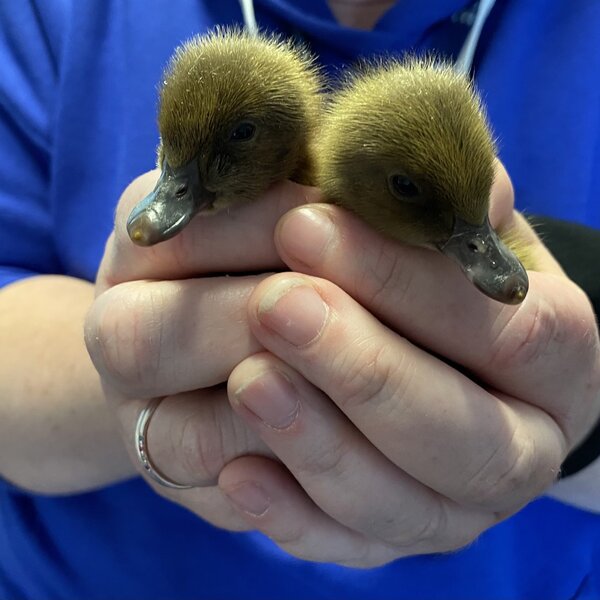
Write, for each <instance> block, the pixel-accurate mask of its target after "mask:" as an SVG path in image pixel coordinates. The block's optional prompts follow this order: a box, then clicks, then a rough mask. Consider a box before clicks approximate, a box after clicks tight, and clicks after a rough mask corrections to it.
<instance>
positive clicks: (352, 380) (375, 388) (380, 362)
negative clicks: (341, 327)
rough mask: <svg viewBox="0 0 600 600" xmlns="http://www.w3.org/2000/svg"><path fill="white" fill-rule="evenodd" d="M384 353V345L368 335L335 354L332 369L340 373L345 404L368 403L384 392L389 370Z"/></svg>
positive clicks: (339, 383) (350, 406)
mask: <svg viewBox="0 0 600 600" xmlns="http://www.w3.org/2000/svg"><path fill="white" fill-rule="evenodd" d="M385 356H386V352H385V349H384V348H383V347H381V346H379V345H378V344H374V343H373V342H372V340H371V339H365V340H364V341H362V342H361V343H360V344H357V345H353V346H352V347H351V348H350V349H349V350H348V351H346V352H344V353H341V354H339V355H338V356H337V357H336V362H337V364H334V365H333V368H332V371H333V372H334V373H339V376H338V377H339V381H338V386H337V387H338V389H340V390H341V392H342V394H341V402H342V405H343V407H345V408H354V407H357V406H361V405H364V404H369V403H370V402H371V400H373V398H376V397H378V396H379V395H380V394H381V393H382V391H383V390H384V388H385V386H386V384H387V381H388V377H389V371H390V369H389V365H388V364H387V361H386V360H385Z"/></svg>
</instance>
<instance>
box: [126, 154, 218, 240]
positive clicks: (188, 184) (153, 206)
mask: <svg viewBox="0 0 600 600" xmlns="http://www.w3.org/2000/svg"><path fill="white" fill-rule="evenodd" d="M213 200H214V195H212V194H208V193H207V192H206V190H204V189H203V187H202V185H201V183H200V176H199V173H198V165H197V162H196V159H195V158H194V159H193V160H191V161H190V162H189V163H187V164H186V165H183V166H182V167H179V168H177V169H172V168H171V167H170V166H169V165H168V164H167V162H166V161H165V162H164V163H163V168H162V173H161V176H160V178H159V180H158V181H157V183H156V187H155V188H154V190H153V191H152V192H151V193H150V194H148V195H147V196H146V197H145V198H144V199H142V200H140V202H138V203H137V204H136V205H135V207H134V208H133V210H132V211H131V214H130V215H129V219H127V233H128V234H129V237H130V238H131V240H132V241H133V242H134V243H135V244H138V246H153V245H154V244H158V243H159V242H164V241H165V240H168V239H169V238H172V237H173V236H174V235H176V234H177V233H179V232H180V231H181V230H182V229H183V228H184V227H185V226H186V225H187V224H188V223H189V222H190V220H191V219H192V217H193V216H194V215H195V214H196V213H197V212H198V211H200V210H202V209H203V208H207V207H208V206H210V205H211V204H212V201H213Z"/></svg>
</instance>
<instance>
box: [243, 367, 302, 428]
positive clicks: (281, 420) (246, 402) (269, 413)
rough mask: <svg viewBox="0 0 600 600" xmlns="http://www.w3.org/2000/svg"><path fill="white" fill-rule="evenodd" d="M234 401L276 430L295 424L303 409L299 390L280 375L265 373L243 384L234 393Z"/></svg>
mask: <svg viewBox="0 0 600 600" xmlns="http://www.w3.org/2000/svg"><path fill="white" fill-rule="evenodd" d="M235 399H236V400H237V401H238V402H239V403H240V404H242V405H243V406H245V407H246V408H247V409H248V410H249V411H250V412H251V413H252V414H254V415H255V416H256V417H257V418H258V419H260V420H261V421H262V422H263V423H264V424H265V425H267V426H269V427H272V428H274V429H285V428H286V427H289V426H290V425H291V424H292V423H293V422H294V421H295V420H296V416H297V415H298V409H299V408H300V402H299V400H298V394H297V393H296V388H295V387H294V385H293V384H292V382H291V381H290V380H289V379H288V378H287V377H286V376H285V375H283V374H282V373H279V372H277V371H265V372H264V373H262V374H261V375H259V376H258V377H257V378H256V379H253V380H252V381H250V383H247V384H244V385H243V386H242V387H240V388H239V389H238V390H237V391H236V392H235Z"/></svg>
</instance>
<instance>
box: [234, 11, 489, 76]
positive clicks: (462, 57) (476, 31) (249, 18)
mask: <svg viewBox="0 0 600 600" xmlns="http://www.w3.org/2000/svg"><path fill="white" fill-rule="evenodd" d="M239 2H240V6H241V8H242V15H243V17H244V25H245V26H246V29H247V30H248V31H249V32H250V33H251V34H252V35H257V34H258V25H257V23H256V15H255V14H254V2H253V0H239ZM495 3H496V0H480V1H479V5H478V6H477V14H476V15H475V19H474V21H473V25H472V26H471V29H470V31H469V33H468V34H467V38H466V39H465V43H464V44H463V47H462V48H461V51H460V53H459V55H458V58H457V59H456V62H455V63H454V66H455V67H456V69H457V70H459V71H461V72H462V73H468V72H469V71H470V70H471V66H472V65H473V58H474V56H475V50H476V49H477V44H478V43H479V37H480V36H481V30H482V29H483V26H484V24H485V22H486V20H487V18H488V16H489V14H490V11H491V10H492V8H493V7H494V4H495Z"/></svg>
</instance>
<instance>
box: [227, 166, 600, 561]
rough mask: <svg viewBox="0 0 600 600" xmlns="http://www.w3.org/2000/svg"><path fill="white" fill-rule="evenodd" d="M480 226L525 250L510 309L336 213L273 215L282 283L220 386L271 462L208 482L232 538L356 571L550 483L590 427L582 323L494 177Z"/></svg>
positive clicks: (233, 469)
mask: <svg viewBox="0 0 600 600" xmlns="http://www.w3.org/2000/svg"><path fill="white" fill-rule="evenodd" d="M491 219H492V223H493V224H494V225H495V226H498V225H500V226H502V227H511V226H513V225H514V226H516V227H518V228H519V229H520V231H521V232H522V234H523V235H524V236H527V238H528V239H530V240H531V242H532V244H534V245H535V246H534V251H535V254H536V259H537V262H538V264H539V265H540V269H541V270H540V272H535V273H533V272H532V273H530V290H529V294H528V296H527V298H526V299H525V301H524V303H523V304H522V305H520V306H508V305H504V304H500V303H497V302H495V301H492V300H490V299H489V298H486V297H485V296H484V295H483V294H481V293H480V292H478V291H477V290H476V289H474V288H473V287H472V286H471V285H470V284H469V283H468V282H467V280H466V279H465V278H464V276H463V275H462V274H461V273H460V272H459V271H458V269H457V268H456V267H455V266H454V265H453V264H452V263H450V261H448V260H447V259H446V258H445V257H443V256H441V255H438V254H436V253H433V252H431V251H429V250H426V249H421V248H411V247H405V246H401V245H399V244H396V243H393V242H391V241H388V240H386V239H383V238H382V237H381V236H378V235H377V234H375V233H374V232H373V231H372V230H370V229H369V228H367V227H366V226H365V225H364V224H362V223H361V222H360V221H359V220H358V219H356V218H355V217H354V216H352V215H350V214H349V213H346V212H344V211H342V210H340V209H338V208H337V207H334V206H327V205H316V206H311V207H303V208H300V209H296V210H293V211H291V212H290V213H288V214H286V215H285V216H284V217H283V219H282V220H281V221H280V223H279V225H278V227H277V232H276V243H277V246H278V250H279V253H280V255H281V256H282V258H283V259H284V260H285V262H286V263H287V264H288V265H289V267H290V268H291V269H294V270H295V271H296V272H297V273H282V274H277V275H273V276H271V277H269V278H267V279H266V280H263V281H262V282H261V283H260V284H259V285H258V287H257V288H256V290H255V291H254V292H253V293H252V295H251V296H250V300H249V307H248V313H249V322H250V325H251V329H252V331H253V333H254V334H255V336H256V337H257V339H258V340H259V341H260V342H261V343H262V345H263V346H264V347H265V348H266V349H267V350H268V352H262V353H258V354H255V355H253V356H250V357H249V358H247V359H246V360H245V361H243V362H242V363H241V364H240V365H238V367H237V368H236V369H235V370H234V371H233V373H232V375H231V377H230V379H229V391H230V399H231V402H232V406H233V407H234V408H235V410H236V411H237V412H238V414H239V415H240V416H241V417H243V418H244V419H245V421H246V423H247V424H248V425H249V426H250V427H252V428H253V430H254V431H255V432H256V433H257V434H258V435H259V436H260V438H261V439H262V440H263V441H264V443H265V444H266V445H267V446H268V447H269V448H270V449H271V450H272V451H273V453H274V454H275V455H276V456H277V457H278V458H279V459H280V460H281V462H282V464H279V463H277V462H275V461H273V460H270V459H268V458H264V457H244V458H238V459H236V460H233V461H232V462H230V463H229V464H228V465H227V466H226V467H225V468H224V469H223V471H222V472H221V475H220V478H219V484H220V486H221V487H222V489H223V490H224V491H225V492H226V493H227V494H228V495H229V496H230V498H231V499H232V501H233V502H234V503H237V505H238V507H239V514H240V515H241V516H242V517H243V518H244V519H245V520H246V523H247V524H248V525H249V526H252V527H254V528H256V529H259V530H260V531H262V532H264V533H265V534H266V535H268V536H269V537H271V538H272V539H274V540H275V541H276V542H277V543H278V544H279V545H280V546H281V547H283V548H284V549H285V550H287V551H288V552H290V553H291V554H293V555H295V556H299V557H302V558H305V559H309V560H316V561H332V562H336V563H340V564H345V565H350V566H359V567H368V566H373V565H378V564H382V563H385V562H388V561H391V560H393V559H395V558H398V557H403V556H408V555H414V554H420V553H430V552H440V551H448V550H454V549H457V548H460V547H462V546H463V545H465V544H467V543H469V542H470V541H472V540H473V539H475V538H476V537H477V536H478V535H479V534H480V533H481V532H482V531H484V530H486V529H488V528H489V527H492V526H493V525H494V524H496V523H497V522H498V521H500V520H502V519H504V518H506V517H507V516H508V515H510V514H512V513H514V512H515V511H517V510H519V508H520V507H522V506H523V505H524V504H526V503H527V502H529V501H530V500H532V499H533V498H535V497H536V496H538V495H539V494H541V493H542V492H543V491H544V490H545V489H547V488H548V486H550V485H551V484H552V482H553V481H554V480H555V478H556V477H557V475H558V472H559V468H560V465H561V463H562V461H563V460H564V458H565V456H566V454H567V453H568V451H569V450H570V449H571V448H572V447H573V446H574V445H576V444H577V443H578V442H579V441H581V440H582V438H583V437H584V436H585V434H586V433H587V431H588V430H589V429H590V427H591V426H592V425H593V423H594V422H595V421H596V419H597V418H598V413H599V410H600V394H599V390H600V364H599V355H600V353H599V343H598V333H597V329H596V323H595V319H594V315H593V312H592V310H591V308H590V305H589V302H588V300H587V298H586V297H585V295H584V294H583V293H582V292H581V291H580V290H579V289H578V288H577V287H576V286H575V285H574V284H572V283H571V282H570V281H569V280H568V279H567V278H566V277H565V276H564V274H563V272H562V270H561V269H560V267H559V266H558V264H557V263H556V262H555V261H554V259H553V258H552V257H551V256H550V254H549V253H548V252H547V251H546V250H545V248H544V247H543V245H542V244H541V243H540V241H539V240H538V239H537V238H536V236H535V234H534V233H533V232H532V231H531V230H530V229H529V227H528V225H527V224H526V222H525V221H524V219H522V217H521V216H520V215H518V214H516V213H514V212H513V192H512V187H511V184H510V180H509V179H508V176H507V174H506V172H505V171H504V169H503V168H502V167H501V166H500V165H499V166H498V172H497V180H496V183H495V186H494V190H493V201H492V211H491ZM300 273H304V274H300Z"/></svg>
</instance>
